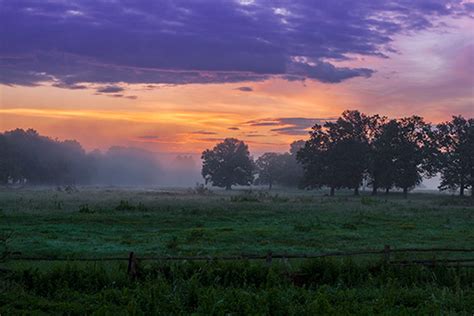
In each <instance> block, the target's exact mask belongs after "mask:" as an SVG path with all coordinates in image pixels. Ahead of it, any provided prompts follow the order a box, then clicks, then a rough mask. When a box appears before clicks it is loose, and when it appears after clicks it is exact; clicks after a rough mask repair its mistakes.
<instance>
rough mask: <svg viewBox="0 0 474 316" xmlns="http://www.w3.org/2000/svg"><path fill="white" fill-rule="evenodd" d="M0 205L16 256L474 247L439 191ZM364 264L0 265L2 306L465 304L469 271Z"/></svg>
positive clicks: (87, 198) (71, 198)
mask: <svg viewBox="0 0 474 316" xmlns="http://www.w3.org/2000/svg"><path fill="white" fill-rule="evenodd" d="M0 209H1V210H0V231H1V234H2V235H3V236H5V235H9V234H10V233H11V234H12V235H11V237H10V238H9V240H8V244H7V247H8V249H9V250H10V251H17V252H21V253H22V255H23V256H49V257H69V258H75V257H83V256H87V257H108V256H120V257H126V256H127V254H128V253H129V252H130V251H134V252H135V253H137V255H138V256H139V257H140V256H149V255H240V254H258V255H262V254H265V253H267V252H268V251H272V252H273V253H293V254H295V253H310V254H313V253H321V252H328V251H346V250H361V249H377V250H378V249H381V248H383V247H384V245H386V244H389V245H390V246H391V247H393V248H402V247H403V248H406V247H422V248H430V247H456V248H472V247H473V245H474V204H473V202H472V200H471V199H470V198H466V199H459V198H457V197H451V196H449V195H436V194H421V193H416V194H411V195H410V197H409V198H408V199H403V198H402V196H401V195H397V194H392V195H389V196H385V195H380V196H378V197H370V196H368V195H362V196H361V197H353V196H351V195H350V194H349V193H348V194H347V195H345V194H344V193H341V194H340V195H339V196H336V197H333V198H331V197H327V196H324V195H323V194H322V193H321V192H315V191H296V190H295V191H280V190H275V191H272V192H270V193H269V192H266V191H253V192H249V191H239V190H235V191H233V192H230V193H229V192H224V191H215V192H212V193H210V194H205V195H204V194H197V193H196V192H194V191H193V190H184V189H183V190H158V189H125V188H123V189H120V188H100V189H98V188H90V187H89V188H79V189H78V191H73V192H70V193H67V192H64V191H58V190H56V189H55V188H30V189H7V188H3V189H0ZM427 256H432V254H429V255H427ZM366 259H367V260H366V261H357V260H356V261H350V262H348V261H347V260H346V259H335V260H303V261H301V262H297V263H293V262H289V263H288V262H280V261H275V263H274V264H273V265H272V267H270V268H269V267H267V266H266V265H265V264H264V263H260V262H240V263H219V262H217V263H196V264H194V263H186V262H178V263H163V262H162V263H153V262H149V263H146V265H144V266H143V271H142V274H141V276H140V278H139V280H138V281H133V282H132V281H130V280H128V279H127V277H126V273H125V270H126V266H125V265H126V263H113V264H89V263H81V264H74V265H71V264H65V263H48V262H39V263H36V262H18V261H15V262H14V261H8V260H6V261H5V262H3V263H2V262H0V267H2V266H3V267H4V268H7V269H11V270H12V271H11V272H9V273H7V274H6V275H2V279H1V280H2V284H1V285H0V306H2V305H3V306H2V307H0V313H1V314H2V315H3V314H5V315H6V314H9V313H12V314H16V313H23V312H26V313H29V312H32V313H40V312H44V313H67V312H68V311H70V314H85V313H86V314H88V313H93V312H98V314H104V315H116V314H119V312H120V313H122V312H123V313H124V314H126V313H127V312H130V313H131V314H137V315H138V314H140V313H144V314H150V313H151V312H150V311H155V313H158V314H180V313H185V314H186V313H192V312H197V313H202V314H213V313H214V314H226V313H235V314H249V313H250V314H251V313H252V310H253V313H254V314H281V315H286V314H294V315H298V314H308V315H312V314H315V313H316V314H317V313H332V314H334V313H337V314H354V313H355V314H370V313H377V314H378V313H381V312H384V311H388V314H401V315H409V314H412V313H422V314H423V313H424V314H438V313H439V314H450V313H451V314H465V315H471V314H472V312H474V293H473V287H474V275H473V273H474V269H471V268H464V269H463V268H459V269H458V268H442V267H440V268H437V269H438V270H436V269H435V270H436V271H434V270H432V269H431V268H425V267H415V268H395V267H384V265H383V264H381V263H380V258H377V257H375V258H366ZM157 271H161V272H157ZM163 271H168V272H166V273H165V272H163ZM170 271H173V273H170ZM294 275H297V276H301V275H303V276H304V278H303V279H304V280H305V281H304V282H303V284H297V283H298V282H296V283H295V282H293V281H294V280H293V279H292V277H293V276H294ZM292 280H293V281H292ZM17 297H19V298H20V299H17ZM252 306H253V307H252ZM252 308H253V309H252Z"/></svg>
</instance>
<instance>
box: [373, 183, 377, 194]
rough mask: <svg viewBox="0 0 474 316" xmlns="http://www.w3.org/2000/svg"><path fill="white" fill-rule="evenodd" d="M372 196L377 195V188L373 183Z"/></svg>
mask: <svg viewBox="0 0 474 316" xmlns="http://www.w3.org/2000/svg"><path fill="white" fill-rule="evenodd" d="M372 195H377V186H376V185H375V183H374V184H373V185H372Z"/></svg>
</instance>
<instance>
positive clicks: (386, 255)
mask: <svg viewBox="0 0 474 316" xmlns="http://www.w3.org/2000/svg"><path fill="white" fill-rule="evenodd" d="M400 253H434V254H436V253H474V248H398V249H397V248H392V247H390V246H389V245H386V246H385V247H384V249H382V250H360V251H348V252H327V253H315V254H285V253H282V254H278V253H277V254H274V253H272V252H268V253H266V254H264V255H255V254H241V255H228V256H166V255H161V256H160V255H157V256H143V257H139V259H140V261H184V260H187V261H228V260H265V261H266V262H268V263H270V262H272V260H273V259H315V258H326V257H351V256H364V255H381V256H382V258H383V260H384V261H385V262H387V263H391V264H410V263H412V264H428V263H429V262H434V263H435V264H436V262H438V263H451V264H453V263H467V262H474V258H471V259H465V258H460V259H441V260H438V261H437V260H436V259H431V260H399V261H394V260H391V257H392V255H393V254H400ZM4 259H5V260H10V261H91V262H94V261H95V262H96V261H128V262H130V261H131V260H137V259H138V257H137V256H136V254H135V253H134V252H130V253H129V256H127V257H99V258H95V257H33V256H22V255H21V253H18V252H16V253H15V252H12V253H9V254H7V255H6V256H4Z"/></svg>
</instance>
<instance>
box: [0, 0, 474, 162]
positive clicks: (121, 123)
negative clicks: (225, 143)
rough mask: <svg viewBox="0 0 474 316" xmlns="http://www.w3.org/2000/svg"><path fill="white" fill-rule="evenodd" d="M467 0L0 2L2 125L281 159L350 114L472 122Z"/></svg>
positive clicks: (473, 61) (472, 53) (86, 139)
mask: <svg viewBox="0 0 474 316" xmlns="http://www.w3.org/2000/svg"><path fill="white" fill-rule="evenodd" d="M473 74H474V3H473V2H472V1H461V0H446V1H442V0H398V1H395V0H385V1H379V0H358V1H353V0H350V1H349V0H319V1H310V0H300V1H298V0H288V1H268V0H235V1H234V0H225V1H224V0H222V1H218V0H188V1H181V0H163V1H158V0H157V1H155V0H133V1H132V0H82V1H65V0H41V1H33V0H0V131H5V130H11V129H14V128H34V129H36V130H37V131H38V132H40V133H41V134H44V135H48V136H51V137H53V138H59V139H76V140H78V141H79V142H80V143H81V144H82V145H83V146H84V147H85V148H86V149H87V150H93V149H95V148H99V149H102V150H106V149H107V148H108V147H110V146H112V145H122V146H130V147H140V148H145V149H148V150H151V151H154V152H159V153H172V154H175V153H193V154H196V153H199V152H201V151H202V150H204V149H206V148H209V147H212V146H213V145H214V144H215V143H216V142H218V141H220V140H222V139H223V138H225V137H236V138H239V139H242V140H244V141H245V142H246V143H247V144H248V145H249V147H250V150H251V151H252V152H253V153H262V152H265V151H278V152H283V151H287V150H288V148H289V144H290V143H291V142H292V141H294V140H298V139H305V138H307V137H308V136H307V131H308V128H310V127H311V126H312V125H314V124H315V123H324V121H326V120H331V119H333V118H335V117H337V116H338V115H340V114H341V112H342V111H343V110H345V109H358V110H360V111H362V112H365V113H367V114H376V113H378V114H381V115H387V116H390V117H402V116H409V115H413V114H417V115H421V116H423V117H425V118H426V119H427V120H428V121H431V122H434V123H437V122H440V121H444V120H447V119H449V118H450V116H452V115H463V116H465V117H474V75H473Z"/></svg>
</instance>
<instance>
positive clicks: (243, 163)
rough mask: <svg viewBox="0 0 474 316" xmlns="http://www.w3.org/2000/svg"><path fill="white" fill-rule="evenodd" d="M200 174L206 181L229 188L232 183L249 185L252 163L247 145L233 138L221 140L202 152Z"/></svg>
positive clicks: (251, 178)
mask: <svg viewBox="0 0 474 316" xmlns="http://www.w3.org/2000/svg"><path fill="white" fill-rule="evenodd" d="M201 158H202V160H203V164H202V176H203V177H204V179H205V181H206V183H211V184H212V185H213V186H217V187H224V188H226V189H227V190H230V189H231V187H232V186H233V185H249V184H251V183H252V182H253V171H254V163H253V160H252V159H251V158H250V153H249V149H248V146H247V145H246V144H245V143H244V142H243V141H240V140H238V139H235V138H226V139H225V140H224V141H223V142H221V143H219V144H217V145H216V146H214V148H213V149H207V150H205V151H204V152H203V153H202V157H201Z"/></svg>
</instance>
